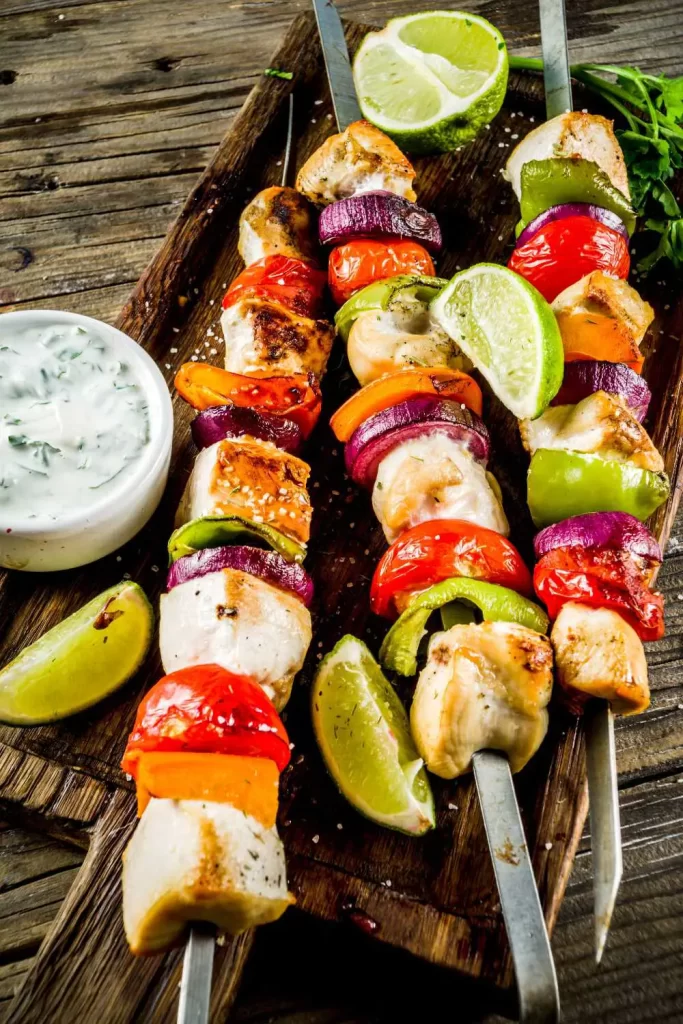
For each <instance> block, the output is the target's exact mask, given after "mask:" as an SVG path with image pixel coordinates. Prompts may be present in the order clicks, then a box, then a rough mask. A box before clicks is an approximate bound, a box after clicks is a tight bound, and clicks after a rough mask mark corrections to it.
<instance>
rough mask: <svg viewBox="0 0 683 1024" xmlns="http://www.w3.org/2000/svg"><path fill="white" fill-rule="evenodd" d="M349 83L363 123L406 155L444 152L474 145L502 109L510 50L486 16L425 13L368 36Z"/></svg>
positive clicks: (456, 13) (389, 24)
mask: <svg viewBox="0 0 683 1024" xmlns="http://www.w3.org/2000/svg"><path fill="white" fill-rule="evenodd" d="M353 77H354V81H355V84H356V92H357V94H358V100H359V102H360V106H361V110H362V111H363V116H364V117H366V118H367V119H368V121H371V122H372V124H374V125H376V126H377V127H378V128H380V129H381V130H382V131H383V132H386V134H387V135H389V136H390V137H391V138H392V139H394V141H395V142H397V143H398V144H399V145H400V146H401V147H402V148H403V149H405V150H407V151H408V152H411V153H428V152H432V151H434V150H440V151H443V152H446V151H448V150H451V149H455V148H456V147H457V146H461V145H462V144H463V143H465V142H469V141H470V140H471V139H473V138H474V137H475V135H476V134H477V133H478V132H479V130H480V128H481V127H482V126H483V125H484V124H486V123H488V122H489V121H491V120H492V119H493V118H494V117H495V116H496V114H497V113H498V111H499V110H500V107H501V104H502V102H503V97H504V96H505V90H506V88H507V79H508V54H507V47H506V46H505V40H504V39H503V37H502V35H501V34H500V32H499V31H498V29H496V28H494V27H493V25H491V24H490V22H488V21H486V19H485V18H479V17H477V16H476V15H474V14H464V13H463V12H462V11H425V12H423V13H421V14H410V15H408V16H407V17H404V18H393V19H392V20H391V21H389V22H388V24H387V25H386V26H385V28H383V29H382V31H381V32H370V33H369V34H368V35H367V36H366V37H365V39H364V40H363V42H362V43H361V45H360V47H359V49H358V52H357V54H356V57H355V60H354V62H353Z"/></svg>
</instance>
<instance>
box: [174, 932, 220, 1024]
mask: <svg viewBox="0 0 683 1024" xmlns="http://www.w3.org/2000/svg"><path fill="white" fill-rule="evenodd" d="M215 946H216V933H215V930H214V929H213V928H212V927H207V928H203V927H202V926H201V925H199V924H194V925H192V927H191V929H190V934H189V936H188V938H187V943H186V944H185V956H184V958H183V976H182V980H181V982H180V1002H179V1003H178V1024H208V1021H209V1007H210V1005H211V976H212V974H213V954H214V949H215Z"/></svg>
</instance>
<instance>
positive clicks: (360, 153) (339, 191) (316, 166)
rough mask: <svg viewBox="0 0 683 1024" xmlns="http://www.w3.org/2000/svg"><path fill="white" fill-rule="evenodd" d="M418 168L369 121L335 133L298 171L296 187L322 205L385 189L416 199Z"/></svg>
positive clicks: (354, 123) (354, 124)
mask: <svg viewBox="0 0 683 1024" xmlns="http://www.w3.org/2000/svg"><path fill="white" fill-rule="evenodd" d="M414 179H415V171H414V169H413V165H412V164H411V163H410V161H409V160H408V158H407V157H405V156H404V155H403V153H402V152H401V150H400V149H399V148H398V146H397V145H396V143H395V142H392V140H391V139H390V138H389V137H388V136H387V135H385V134H384V132H381V131H380V130H379V128H375V127H373V125H371V124H369V123H368V122H367V121H354V122H353V124H350V125H349V127H348V128H347V129H346V131H343V132H341V133H340V134H339V135H332V136H330V138H329V139H326V140H325V142H323V144H322V146H320V148H319V149H316V151H315V153H313V155H312V156H310V157H309V158H308V160H307V161H306V163H305V164H304V165H303V167H302V168H301V170H300V171H299V173H298V175H297V179H296V187H297V188H298V190H299V191H300V192H303V194H304V195H305V196H308V198H309V199H310V200H311V202H313V203H316V204H317V205H319V206H327V205H328V204H329V203H336V202H337V200H339V199H346V197H347V196H351V195H354V194H355V193H357V192H371V191H375V190H382V191H386V192H393V193H395V194H396V195H398V196H403V197H404V199H408V200H410V201H411V202H414V201H415V199H416V198H417V196H416V194H415V190H414V188H413V181H414Z"/></svg>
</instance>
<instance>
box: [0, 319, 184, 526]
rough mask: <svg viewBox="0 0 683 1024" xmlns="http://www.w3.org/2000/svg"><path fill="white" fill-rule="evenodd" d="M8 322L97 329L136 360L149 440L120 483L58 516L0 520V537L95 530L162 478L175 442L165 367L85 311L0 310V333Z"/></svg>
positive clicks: (116, 346) (131, 340) (114, 328)
mask: <svg viewBox="0 0 683 1024" xmlns="http://www.w3.org/2000/svg"><path fill="white" fill-rule="evenodd" d="M10 322H14V323H17V324H24V323H25V325H26V326H41V325H43V326H50V325H51V326H54V325H55V324H57V325H59V323H60V322H61V323H64V324H67V325H76V326H79V325H80V326H83V327H88V328H90V329H92V328H96V329H97V330H99V331H100V332H101V333H102V334H104V335H105V337H106V339H107V341H109V342H110V343H111V345H112V347H113V348H114V349H116V348H118V350H119V352H125V354H126V357H127V358H128V359H129V360H130V361H132V362H134V363H136V366H135V370H136V372H137V376H138V378H139V380H140V385H141V387H142V388H143V390H144V392H145V395H146V397H147V400H148V403H149V430H150V439H149V443H148V445H147V447H146V450H145V451H144V452H143V455H142V457H141V458H140V459H139V461H138V465H137V466H136V467H135V469H134V472H133V473H132V474H131V475H130V476H124V478H123V479H122V481H121V483H120V485H118V486H117V487H116V488H114V489H113V490H112V491H110V492H109V493H108V494H106V495H102V497H100V498H98V500H97V501H96V502H93V504H92V505H86V506H85V507H83V508H81V509H78V510H76V511H74V512H70V513H67V514H65V515H60V517H59V519H56V520H53V521H45V520H27V519H22V520H12V519H11V518H9V517H8V518H6V519H5V518H4V517H3V518H2V520H0V537H2V536H11V537H14V538H15V539H17V538H21V537H27V538H28V537H37V536H41V535H42V536H44V537H59V536H60V535H61V534H71V533H73V532H74V531H75V530H78V528H79V527H81V528H83V529H84V530H87V531H88V532H91V531H92V530H93V529H99V528H101V527H102V526H103V524H105V523H106V522H107V521H109V520H111V519H112V518H117V516H118V515H119V514H123V511H124V508H125V506H126V505H130V504H131V503H132V502H134V501H135V500H136V498H137V496H138V495H139V493H140V492H145V491H147V490H149V489H150V487H151V486H153V483H154V482H155V481H156V480H158V478H159V475H160V473H163V472H164V471H165V465H166V462H167V459H168V456H169V454H170V449H171V446H172V443H173V403H172V400H171V394H170V391H169V388H168V385H167V384H166V381H165V379H164V376H163V374H162V373H161V370H160V369H159V367H158V366H157V364H156V362H155V361H154V359H153V358H152V357H151V355H150V354H149V352H147V351H146V350H145V349H144V348H143V347H142V346H141V345H140V344H139V343H138V342H137V341H135V340H134V339H133V338H131V337H130V336H129V335H128V334H125V333H124V332H123V331H121V330H119V329H118V327H113V326H112V325H111V324H108V323H105V321H103V320H97V319H96V318H95V317H92V316H86V315H85V314H84V313H71V312H69V311H68V310H63V309H20V310H10V311H8V312H6V313H2V314H1V315H0V333H4V328H5V325H9V323H10Z"/></svg>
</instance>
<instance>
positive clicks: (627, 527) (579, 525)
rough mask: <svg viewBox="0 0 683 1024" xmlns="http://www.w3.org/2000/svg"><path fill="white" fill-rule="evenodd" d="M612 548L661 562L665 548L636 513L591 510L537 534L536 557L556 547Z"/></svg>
mask: <svg viewBox="0 0 683 1024" xmlns="http://www.w3.org/2000/svg"><path fill="white" fill-rule="evenodd" d="M572 547H580V548H610V549H611V550H613V551H629V552H630V553H631V554H632V555H635V556H637V557H639V558H646V559H648V560H649V561H653V562H661V561H662V549H661V548H660V546H659V544H658V543H657V541H656V540H655V538H654V537H653V536H652V534H651V533H650V531H649V530H648V528H647V527H646V526H644V525H643V524H642V523H641V522H640V520H639V519H636V518H635V516H631V515H628V513H627V512H587V513H586V514H585V515H582V516H572V518H571V519H563V520H562V522H561V523H554V524H553V525H552V526H546V528H545V530H541V532H540V533H537V534H536V536H535V538H534V552H535V554H536V558H537V559H539V558H542V557H543V555H547V554H548V552H549V551H554V550H555V549H556V548H572Z"/></svg>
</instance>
